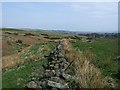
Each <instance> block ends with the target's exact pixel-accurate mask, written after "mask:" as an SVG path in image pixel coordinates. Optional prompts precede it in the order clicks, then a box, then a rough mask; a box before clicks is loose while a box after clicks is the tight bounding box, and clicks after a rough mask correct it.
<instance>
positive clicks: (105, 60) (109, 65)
mask: <svg viewBox="0 0 120 90" xmlns="http://www.w3.org/2000/svg"><path fill="white" fill-rule="evenodd" d="M71 43H72V45H73V47H74V48H75V49H77V50H81V51H83V52H86V51H90V52H91V53H93V54H94V57H93V62H94V63H95V65H96V66H97V67H98V68H100V70H101V72H102V74H103V75H105V76H107V75H108V76H111V77H113V78H115V79H117V78H118V66H117V61H115V60H114V58H115V57H117V56H118V44H117V40H114V39H97V40H96V41H95V42H92V43H88V42H80V41H76V42H75V41H72V42H71ZM89 47H92V49H90V48H89Z"/></svg>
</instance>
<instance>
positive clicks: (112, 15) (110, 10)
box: [2, 2, 118, 32]
mask: <svg viewBox="0 0 120 90" xmlns="http://www.w3.org/2000/svg"><path fill="white" fill-rule="evenodd" d="M2 25H3V27H14V28H38V29H50V30H57V29H59V30H71V31H82V32H86V31H90V32H91V31H92V32H117V30H118V3H117V2H80V3H73V2H71V3H70V2H69V3H65V2H56V3H55V2H44V3H43V2H39V3H38V2H37V3H33V2H31V3H30V2H29V3H28V2H27V3H25V2H17V3H13V2H10V3H9V2H6V3H3V4H2Z"/></svg>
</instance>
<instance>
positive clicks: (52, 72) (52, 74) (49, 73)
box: [45, 70, 55, 77]
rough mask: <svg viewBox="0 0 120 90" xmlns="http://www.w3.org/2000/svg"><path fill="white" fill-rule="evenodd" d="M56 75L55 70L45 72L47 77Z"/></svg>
mask: <svg viewBox="0 0 120 90" xmlns="http://www.w3.org/2000/svg"><path fill="white" fill-rule="evenodd" d="M54 75H55V71H54V70H46V71H45V76H46V77H52V76H54Z"/></svg>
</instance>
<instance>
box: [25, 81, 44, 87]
mask: <svg viewBox="0 0 120 90" xmlns="http://www.w3.org/2000/svg"><path fill="white" fill-rule="evenodd" d="M26 87H27V88H42V87H41V86H38V85H37V83H35V82H34V81H31V82H29V83H28V84H27V85H26Z"/></svg>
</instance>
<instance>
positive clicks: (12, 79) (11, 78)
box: [2, 42, 54, 88]
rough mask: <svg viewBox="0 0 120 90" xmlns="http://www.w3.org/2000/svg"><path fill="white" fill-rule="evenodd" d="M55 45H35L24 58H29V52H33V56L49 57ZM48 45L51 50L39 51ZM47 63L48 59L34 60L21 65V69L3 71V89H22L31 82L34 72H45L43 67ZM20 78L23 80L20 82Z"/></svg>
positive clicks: (51, 43) (50, 43)
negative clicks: (31, 75)
mask: <svg viewBox="0 0 120 90" xmlns="http://www.w3.org/2000/svg"><path fill="white" fill-rule="evenodd" d="M53 44H54V42H49V43H38V44H34V45H33V46H32V47H31V48H30V49H29V50H28V52H25V53H24V54H23V55H22V57H23V58H24V57H25V56H27V55H28V56H29V52H31V54H32V55H33V54H35V55H38V56H41V55H40V54H42V56H43V55H48V54H49V52H50V50H51V49H53ZM46 45H47V46H48V48H49V50H47V51H39V48H42V47H44V46H46ZM38 51H39V52H38ZM28 59H29V58H28ZM46 62H47V60H46V58H43V59H39V60H37V61H34V60H33V61H29V62H27V63H25V64H24V65H20V67H15V68H13V69H9V70H7V71H3V73H2V87H3V88H22V87H24V86H25V85H26V84H27V83H28V82H29V81H30V77H29V76H30V74H31V73H32V72H33V71H34V70H37V69H38V71H40V73H42V72H43V68H42V65H43V64H45V63H46ZM38 67H39V68H38ZM40 67H41V68H40ZM40 76H41V75H40ZM20 78H21V79H22V80H19V79H20ZM18 80H19V81H18ZM17 81H18V82H17Z"/></svg>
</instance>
